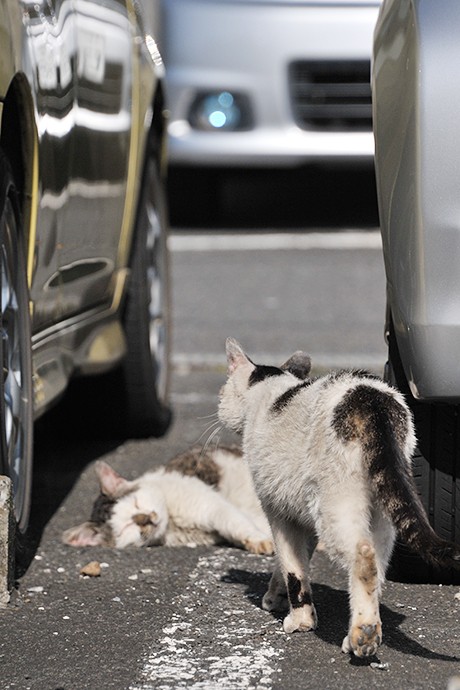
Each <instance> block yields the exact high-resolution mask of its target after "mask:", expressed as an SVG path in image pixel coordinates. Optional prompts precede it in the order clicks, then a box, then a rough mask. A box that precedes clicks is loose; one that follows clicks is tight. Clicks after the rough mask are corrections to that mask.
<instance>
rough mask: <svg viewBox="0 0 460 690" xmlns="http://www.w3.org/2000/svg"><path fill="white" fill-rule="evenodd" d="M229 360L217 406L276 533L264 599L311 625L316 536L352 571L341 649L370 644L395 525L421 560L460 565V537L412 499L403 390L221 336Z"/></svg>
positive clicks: (368, 648) (290, 620)
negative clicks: (274, 362) (282, 358)
mask: <svg viewBox="0 0 460 690" xmlns="http://www.w3.org/2000/svg"><path fill="white" fill-rule="evenodd" d="M227 360H228V379H227V382H226V384H225V386H224V387H223V388H222V390H221V393H220V402H219V412H218V415H219V418H220V420H221V421H222V422H223V423H224V424H225V425H226V426H227V427H229V428H231V429H233V430H236V431H239V432H242V435H243V452H244V456H245V458H246V460H247V462H248V464H249V467H250V469H251V473H252V477H253V480H254V484H255V489H256V492H257V494H258V496H259V498H260V501H261V503H262V507H263V508H264V510H265V513H266V515H267V517H268V520H269V522H270V526H271V529H272V533H273V537H274V542H275V551H276V556H277V566H276V569H275V572H274V573H273V576H272V579H271V581H270V585H269V588H268V592H267V593H266V595H265V597H264V599H263V607H264V608H265V609H267V610H270V611H271V610H277V609H279V608H281V607H283V604H284V607H283V608H286V603H288V605H289V612H288V614H287V616H286V618H285V619H284V623H283V627H284V630H285V631H286V632H293V631H295V630H311V629H314V628H315V627H316V623H317V618H316V612H315V607H314V605H313V601H312V593H311V588H310V584H309V578H308V568H309V561H310V558H311V555H312V552H313V550H314V548H315V545H316V543H317V540H318V539H320V540H321V542H322V543H323V544H324V547H325V549H326V551H327V552H328V553H329V555H330V556H331V557H332V558H333V559H335V560H336V561H338V562H339V563H340V564H341V565H342V566H344V567H345V568H346V570H347V572H348V577H349V595H350V610H351V615H350V624H349V630H348V634H347V636H346V637H345V639H344V642H343V645H342V650H343V651H344V652H350V651H353V652H354V654H356V655H357V656H371V655H373V654H375V652H376V650H377V647H378V645H379V644H380V643H381V639H382V627H381V621H380V614H379V596H380V590H381V585H382V583H383V581H384V576H385V571H386V568H387V565H388V562H389V559H390V555H391V552H392V548H393V544H394V540H395V534H396V530H397V531H398V533H399V536H400V538H401V539H402V540H403V541H405V542H406V543H407V544H408V546H409V547H411V548H412V549H414V550H416V551H418V552H419V553H420V555H421V556H422V557H423V558H425V559H426V560H428V561H429V562H432V563H435V564H437V565H440V564H442V565H449V566H452V565H454V566H457V567H458V566H460V549H459V548H457V547H456V546H455V545H454V544H451V543H448V542H445V541H443V540H441V539H440V538H439V537H438V536H437V535H436V534H435V533H434V532H433V530H432V529H431V527H430V525H429V523H428V520H427V518H426V516H425V513H424V511H423V508H422V505H421V503H420V501H419V499H418V496H417V493H416V489H415V485H414V482H413V479H412V474H411V457H412V454H413V451H414V446H415V435H414V429H413V423H412V418H411V414H410V412H409V410H408V408H407V406H406V404H405V402H404V399H403V397H402V396H401V395H400V393H399V392H398V391H396V390H394V389H392V388H390V387H389V386H388V385H387V384H385V383H384V382H383V381H381V380H378V379H377V378H375V377H371V376H369V375H366V374H363V373H352V372H342V373H338V374H331V375H329V376H325V377H322V378H318V379H316V380H314V379H310V378H307V377H308V374H309V371H310V358H309V357H308V355H305V354H303V353H301V352H297V353H296V354H295V355H293V357H291V359H289V360H288V361H287V362H286V363H285V364H284V365H283V366H282V367H281V368H277V367H271V366H259V365H255V364H254V363H253V362H252V361H251V360H250V359H249V358H248V357H247V356H246V355H245V354H244V352H243V350H242V349H241V347H240V345H239V344H238V343H237V342H236V341H235V340H233V339H228V340H227ZM286 593H287V600H288V601H287V602H286Z"/></svg>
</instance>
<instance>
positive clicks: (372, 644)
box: [342, 539, 382, 657]
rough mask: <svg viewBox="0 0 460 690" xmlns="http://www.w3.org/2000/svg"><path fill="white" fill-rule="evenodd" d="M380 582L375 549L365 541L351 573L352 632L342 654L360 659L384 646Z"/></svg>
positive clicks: (360, 546) (358, 552)
mask: <svg viewBox="0 0 460 690" xmlns="http://www.w3.org/2000/svg"><path fill="white" fill-rule="evenodd" d="M379 593H380V580H379V575H378V568H377V560H376V553H375V549H374V547H373V546H372V544H371V542H370V541H368V540H366V539H363V540H362V541H360V542H358V545H357V547H356V557H355V562H354V564H353V568H352V571H351V573H350V608H351V618H350V628H349V631H348V635H347V636H346V637H345V639H344V641H343V644H342V651H343V652H345V653H348V652H353V654H355V656H358V657H368V656H373V655H374V654H375V653H376V652H377V648H378V647H379V645H380V644H381V642H382V623H381V620H380V612H379Z"/></svg>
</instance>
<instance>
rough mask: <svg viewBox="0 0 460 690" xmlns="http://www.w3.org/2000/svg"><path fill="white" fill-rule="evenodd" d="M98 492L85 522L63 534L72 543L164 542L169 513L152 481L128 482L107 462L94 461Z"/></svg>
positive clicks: (129, 544)
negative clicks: (89, 516) (98, 486)
mask: <svg viewBox="0 0 460 690" xmlns="http://www.w3.org/2000/svg"><path fill="white" fill-rule="evenodd" d="M96 473H97V475H98V479H99V484H100V490H101V493H100V495H99V496H98V498H97V499H96V501H95V502H94V505H93V510H92V513H91V518H90V520H89V521H88V522H84V523H83V524H81V525H77V526H76V527H72V528H71V529H68V530H66V532H64V534H63V541H64V542H65V543H66V544H70V545H71V546H115V547H117V548H120V549H122V548H125V547H126V546H155V545H158V544H163V543H164V540H165V535H166V530H167V527H168V512H167V507H166V504H165V500H164V496H163V493H162V491H161V490H160V489H159V487H158V486H155V483H154V482H152V481H148V480H144V482H143V483H142V485H141V484H140V483H139V482H138V481H128V480H127V479H124V478H123V477H121V476H120V475H119V474H118V473H117V472H115V470H113V469H112V468H111V467H110V465H108V464H107V463H106V462H103V461H99V462H97V463H96Z"/></svg>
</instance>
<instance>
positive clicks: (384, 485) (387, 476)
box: [335, 385, 460, 569]
mask: <svg viewBox="0 0 460 690" xmlns="http://www.w3.org/2000/svg"><path fill="white" fill-rule="evenodd" d="M335 427H336V431H337V432H338V433H339V435H341V437H342V439H343V440H346V441H349V440H352V439H354V440H359V441H360V442H361V445H362V448H363V452H364V459H365V463H366V466H367V470H368V474H369V480H370V483H371V486H372V489H373V492H374V494H375V495H376V497H377V500H378V501H379V503H380V505H381V506H382V508H383V510H384V511H385V513H386V514H387V515H388V517H389V518H390V520H391V521H392V522H393V524H394V525H395V527H396V529H397V532H398V536H399V537H400V539H401V541H402V542H404V543H405V544H406V545H407V546H408V547H409V548H410V549H411V550H412V551H414V552H416V553H417V554H418V555H419V556H420V557H421V558H422V559H423V560H425V561H426V562H427V563H429V564H431V565H434V566H435V567H437V568H456V569H460V546H458V545H456V544H454V543H453V542H449V541H446V540H444V539H441V537H439V536H438V535H437V534H436V532H435V531H434V530H433V528H432V527H431V525H430V523H429V520H428V517H427V514H426V512H425V509H424V507H423V505H422V502H421V500H420V498H419V495H418V493H417V487H416V485H415V481H414V478H413V475H412V471H411V465H410V458H408V455H407V451H406V444H407V439H408V437H409V436H410V435H412V437H413V438H414V436H413V424H412V417H411V414H410V412H409V410H408V409H407V408H406V406H405V405H403V404H401V402H400V401H398V400H397V398H395V397H394V396H393V395H392V394H390V393H387V392H385V391H379V390H377V389H375V388H371V387H369V386H364V385H363V386H361V387H358V388H356V389H354V391H353V392H352V393H351V395H350V396H349V399H348V400H345V401H343V403H342V404H341V405H340V406H339V407H338V408H337V409H336V414H335Z"/></svg>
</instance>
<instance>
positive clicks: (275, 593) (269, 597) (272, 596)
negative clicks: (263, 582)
mask: <svg viewBox="0 0 460 690" xmlns="http://www.w3.org/2000/svg"><path fill="white" fill-rule="evenodd" d="M262 608H263V609H264V610H265V611H287V610H288V609H289V602H288V595H287V589H286V585H285V584H284V579H283V575H282V573H281V570H280V569H279V567H276V568H275V570H274V571H273V574H272V576H271V579H270V584H269V585H268V590H267V591H266V593H265V595H264V598H263V599H262Z"/></svg>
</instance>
